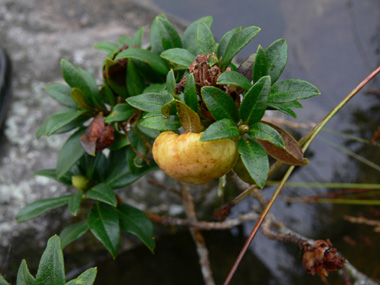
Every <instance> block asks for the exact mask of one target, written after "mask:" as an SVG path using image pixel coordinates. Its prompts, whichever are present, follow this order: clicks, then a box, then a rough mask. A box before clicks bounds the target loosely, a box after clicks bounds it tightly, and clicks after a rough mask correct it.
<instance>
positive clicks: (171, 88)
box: [166, 69, 176, 97]
mask: <svg viewBox="0 0 380 285" xmlns="http://www.w3.org/2000/svg"><path fill="white" fill-rule="evenodd" d="M175 87H176V82H175V77H174V71H173V69H170V71H169V73H168V75H167V76H166V90H168V93H169V94H170V95H172V96H173V97H175V96H176V94H175Z"/></svg>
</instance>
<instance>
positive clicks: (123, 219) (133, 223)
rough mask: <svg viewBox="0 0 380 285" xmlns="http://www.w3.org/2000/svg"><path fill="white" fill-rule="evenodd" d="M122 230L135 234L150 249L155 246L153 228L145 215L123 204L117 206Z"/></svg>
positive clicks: (152, 249)
mask: <svg viewBox="0 0 380 285" xmlns="http://www.w3.org/2000/svg"><path fill="white" fill-rule="evenodd" d="M117 213H118V214H119V219H120V227H121V229H122V230H124V231H126V232H129V233H131V234H134V235H136V236H137V237H138V238H139V239H140V240H141V241H142V242H143V243H144V244H145V245H146V246H147V247H148V248H149V250H150V251H152V252H153V251H154V248H155V246H156V243H155V240H154V228H153V224H152V222H151V221H150V220H149V218H148V217H147V215H146V214H145V213H144V212H142V211H140V210H139V209H136V208H134V207H132V206H129V205H126V204H123V205H119V206H118V207H117Z"/></svg>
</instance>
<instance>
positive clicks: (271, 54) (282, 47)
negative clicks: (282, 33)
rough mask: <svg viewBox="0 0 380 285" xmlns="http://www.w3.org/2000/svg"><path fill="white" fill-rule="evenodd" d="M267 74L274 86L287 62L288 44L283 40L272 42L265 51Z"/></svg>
mask: <svg viewBox="0 0 380 285" xmlns="http://www.w3.org/2000/svg"><path fill="white" fill-rule="evenodd" d="M266 56H267V61H268V62H267V64H268V74H269V75H270V77H271V82H272V84H274V83H275V82H276V81H277V79H278V78H280V75H281V73H282V72H283V70H284V68H285V66H286V62H287V60H288V44H287V42H286V40H285V39H278V40H276V41H274V42H273V43H272V44H271V45H270V46H269V47H268V48H267V49H266Z"/></svg>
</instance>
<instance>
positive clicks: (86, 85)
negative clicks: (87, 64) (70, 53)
mask: <svg viewBox="0 0 380 285" xmlns="http://www.w3.org/2000/svg"><path fill="white" fill-rule="evenodd" d="M61 68H62V74H63V78H64V79H65V81H66V82H67V84H69V86H70V87H72V88H75V87H76V88H78V89H80V90H81V91H82V92H83V93H84V94H85V95H86V98H87V101H88V103H89V104H90V106H97V105H102V103H101V100H100V94H99V90H98V85H97V83H96V80H95V79H94V77H93V76H92V75H91V73H89V72H88V71H86V70H84V69H82V68H80V67H75V66H74V65H72V64H71V63H70V62H68V61H67V60H64V59H63V60H62V61H61Z"/></svg>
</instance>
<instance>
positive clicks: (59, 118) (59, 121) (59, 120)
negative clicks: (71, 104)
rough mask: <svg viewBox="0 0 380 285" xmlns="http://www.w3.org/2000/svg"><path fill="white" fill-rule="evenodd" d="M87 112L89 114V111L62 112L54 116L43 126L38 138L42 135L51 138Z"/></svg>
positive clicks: (39, 130)
mask: <svg viewBox="0 0 380 285" xmlns="http://www.w3.org/2000/svg"><path fill="white" fill-rule="evenodd" d="M87 112H88V111H87V110H81V111H78V110H73V109H63V110H60V111H58V112H57V113H55V114H54V115H52V116H50V117H49V118H48V119H47V120H46V121H45V122H44V123H43V124H42V125H41V127H40V128H39V129H38V131H37V134H36V136H37V138H39V137H40V136H42V135H46V136H51V135H53V134H55V133H56V132H58V131H59V130H60V129H62V128H63V127H65V126H67V125H68V124H70V123H71V122H73V121H75V120H76V119H78V118H79V117H80V116H82V115H84V114H85V113H87ZM78 126H79V125H78Z"/></svg>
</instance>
